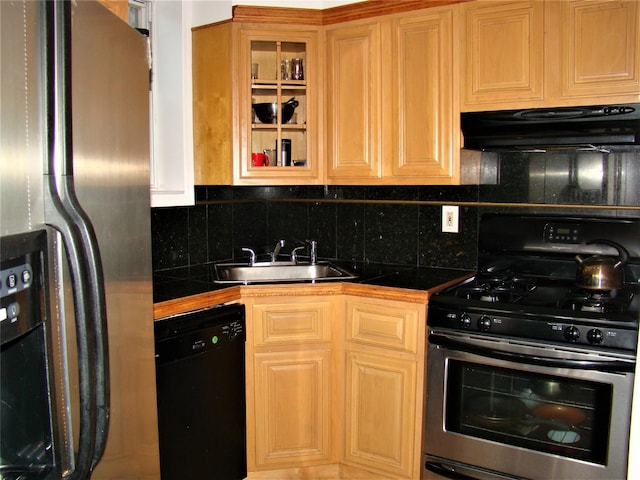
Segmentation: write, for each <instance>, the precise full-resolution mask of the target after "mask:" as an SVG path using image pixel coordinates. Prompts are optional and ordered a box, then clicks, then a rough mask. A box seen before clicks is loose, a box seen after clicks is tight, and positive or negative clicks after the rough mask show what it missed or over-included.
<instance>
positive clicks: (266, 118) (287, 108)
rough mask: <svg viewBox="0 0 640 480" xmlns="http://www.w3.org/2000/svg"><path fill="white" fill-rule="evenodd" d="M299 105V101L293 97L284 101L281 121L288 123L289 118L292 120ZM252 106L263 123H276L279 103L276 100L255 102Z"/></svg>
mask: <svg viewBox="0 0 640 480" xmlns="http://www.w3.org/2000/svg"><path fill="white" fill-rule="evenodd" d="M298 105H299V103H298V101H297V100H294V99H293V98H292V99H291V100H289V101H288V102H285V103H283V104H282V111H281V113H280V121H281V122H282V123H287V122H288V121H289V120H291V117H292V116H293V112H294V111H295V109H296V107H297V106H298ZM252 106H253V110H254V111H255V112H256V115H257V117H258V120H260V121H261V122H262V123H276V120H277V119H276V113H277V110H276V109H277V108H278V104H277V103H276V102H270V103H254V104H253V105H252Z"/></svg>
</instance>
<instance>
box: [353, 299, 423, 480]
mask: <svg viewBox="0 0 640 480" xmlns="http://www.w3.org/2000/svg"><path fill="white" fill-rule="evenodd" d="M425 312H426V308H425V306H424V305H420V304H413V303H409V302H399V301H390V300H380V299H373V298H360V297H355V296H346V297H345V328H346V338H345V350H346V353H345V375H344V378H345V383H344V385H345V387H344V388H345V394H344V395H345V446H344V453H343V455H344V457H343V462H344V463H346V464H349V465H354V466H360V467H362V468H365V469H369V470H372V471H374V472H377V473H383V474H386V475H390V476H392V477H393V478H420V458H421V451H420V450H421V445H422V443H421V436H420V435H421V431H420V428H419V427H418V428H416V427H417V426H420V425H422V416H423V402H424V395H423V388H424V378H423V376H424V371H425V370H424V368H425V355H424V347H425V324H426V319H425V315H426V313H425Z"/></svg>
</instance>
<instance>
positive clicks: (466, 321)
mask: <svg viewBox="0 0 640 480" xmlns="http://www.w3.org/2000/svg"><path fill="white" fill-rule="evenodd" d="M458 323H459V324H460V327H462V328H465V329H467V328H470V327H471V317H470V316H469V314H468V313H463V314H462V315H460V319H459V320H458Z"/></svg>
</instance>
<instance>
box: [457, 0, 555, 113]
mask: <svg viewBox="0 0 640 480" xmlns="http://www.w3.org/2000/svg"><path fill="white" fill-rule="evenodd" d="M462 8H463V12H464V22H465V26H464V28H465V38H464V42H463V48H464V53H463V57H462V60H463V64H464V67H463V70H462V71H463V74H462V82H463V90H462V91H463V110H473V109H474V108H475V106H476V105H487V104H494V103H495V102H501V103H505V102H509V103H511V104H513V103H514V102H518V101H529V102H530V101H532V100H539V101H541V100H542V98H543V94H544V90H543V81H544V80H543V78H544V68H543V65H544V47H543V41H544V4H543V2H541V1H537V0H531V1H521V2H501V3H497V2H472V3H469V4H463V5H462ZM476 109H477V108H476Z"/></svg>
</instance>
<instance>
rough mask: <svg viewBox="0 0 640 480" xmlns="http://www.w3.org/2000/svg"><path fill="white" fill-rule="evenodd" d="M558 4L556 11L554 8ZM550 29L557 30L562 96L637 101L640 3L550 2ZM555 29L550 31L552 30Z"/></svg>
mask: <svg viewBox="0 0 640 480" xmlns="http://www.w3.org/2000/svg"><path fill="white" fill-rule="evenodd" d="M557 9H560V13H559V15H558V14H557V13H555V12H556V10H557ZM547 10H548V11H549V13H550V14H552V15H551V18H552V19H553V18H555V19H557V18H560V23H559V25H558V24H553V23H549V25H548V28H547V30H548V31H557V32H560V48H559V49H555V48H554V49H553V51H556V52H559V53H560V58H559V60H558V61H556V64H559V66H560V69H559V70H555V71H560V72H561V77H560V82H561V83H560V95H561V98H562V99H582V98H589V99H591V98H596V99H599V98H606V99H608V100H607V101H612V102H627V101H632V102H637V101H638V100H640V4H639V3H638V2H637V0H631V1H617V0H615V1H614V0H571V1H563V2H558V1H556V2H552V3H551V4H550V5H549V7H548V8H547ZM556 28H557V30H553V29H556Z"/></svg>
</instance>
